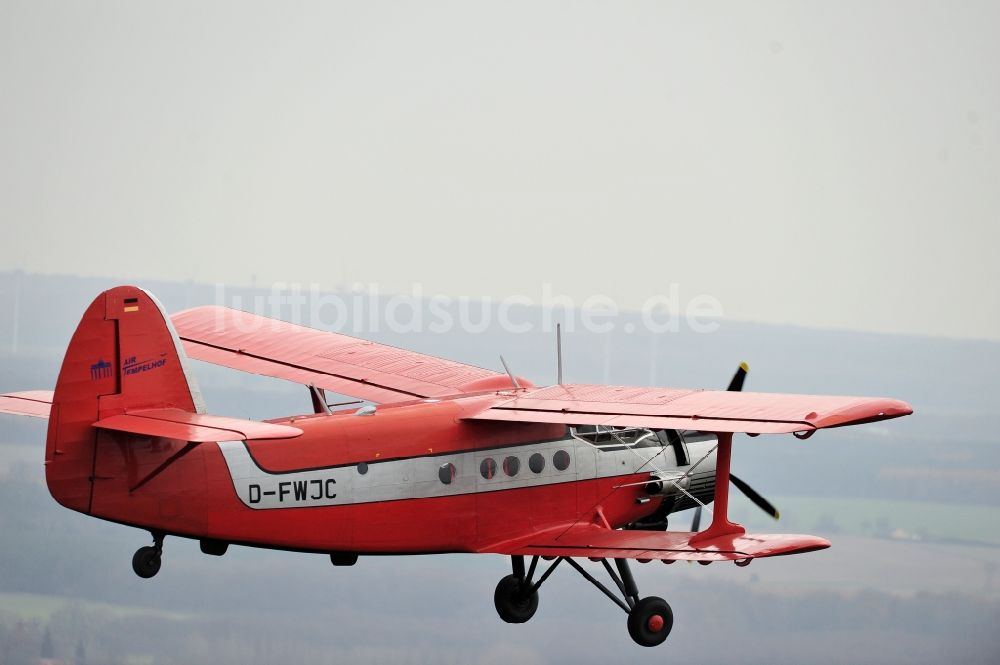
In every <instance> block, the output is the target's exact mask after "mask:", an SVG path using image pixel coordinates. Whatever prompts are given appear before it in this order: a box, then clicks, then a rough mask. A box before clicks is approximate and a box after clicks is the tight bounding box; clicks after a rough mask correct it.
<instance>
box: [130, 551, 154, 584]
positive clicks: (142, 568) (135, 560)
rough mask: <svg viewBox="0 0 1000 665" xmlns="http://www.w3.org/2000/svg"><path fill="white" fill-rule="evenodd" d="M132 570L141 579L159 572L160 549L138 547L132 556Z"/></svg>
mask: <svg viewBox="0 0 1000 665" xmlns="http://www.w3.org/2000/svg"><path fill="white" fill-rule="evenodd" d="M132 570H134V571H135V574H136V575H138V576H139V577H141V578H143V579H149V578H150V577H152V576H154V575H156V574H157V573H158V572H160V550H159V549H158V548H156V547H152V546H147V547H140V548H139V549H137V550H136V551H135V554H134V555H133V556H132Z"/></svg>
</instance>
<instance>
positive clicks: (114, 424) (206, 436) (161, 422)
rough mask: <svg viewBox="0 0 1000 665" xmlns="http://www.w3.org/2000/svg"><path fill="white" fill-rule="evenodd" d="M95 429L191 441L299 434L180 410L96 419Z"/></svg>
mask: <svg viewBox="0 0 1000 665" xmlns="http://www.w3.org/2000/svg"><path fill="white" fill-rule="evenodd" d="M94 427H97V428H98V429H105V430H113V431H116V432H128V433H130V434H143V435H145V436H159V437H163V438H166V439H180V440H181V441H192V442H204V441H233V440H240V441H244V440H247V439H291V438H293V437H296V436H299V435H300V434H302V430H300V429H299V428H297V427H289V426H288V425H276V424H273V423H262V422H258V421H255V420H241V419H239V418H224V417H222V416H207V415H204V414H200V413H191V412H189V411H182V410H181V409H145V410H140V411H131V412H129V413H125V414H121V415H117V416H108V417H107V418H103V419H101V420H98V421H97V422H96V423H94Z"/></svg>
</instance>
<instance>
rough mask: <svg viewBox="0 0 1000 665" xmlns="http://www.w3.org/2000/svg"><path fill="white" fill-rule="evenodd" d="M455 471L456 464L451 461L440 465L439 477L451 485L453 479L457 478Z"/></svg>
mask: <svg viewBox="0 0 1000 665" xmlns="http://www.w3.org/2000/svg"><path fill="white" fill-rule="evenodd" d="M455 473H456V471H455V465H454V464H452V463H451V462H448V463H447V464H442V465H441V466H440V467H438V478H440V479H441V482H442V483H444V484H445V485H451V481H453V480H455Z"/></svg>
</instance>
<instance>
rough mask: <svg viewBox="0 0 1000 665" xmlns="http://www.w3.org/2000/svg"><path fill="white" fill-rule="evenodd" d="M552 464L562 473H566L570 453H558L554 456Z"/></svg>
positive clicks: (563, 451)
mask: <svg viewBox="0 0 1000 665" xmlns="http://www.w3.org/2000/svg"><path fill="white" fill-rule="evenodd" d="M552 464H553V465H555V467H556V468H557V469H558V470H560V471H565V470H566V469H568V468H569V453H568V452H566V451H565V450H559V451H556V454H555V455H553V456H552Z"/></svg>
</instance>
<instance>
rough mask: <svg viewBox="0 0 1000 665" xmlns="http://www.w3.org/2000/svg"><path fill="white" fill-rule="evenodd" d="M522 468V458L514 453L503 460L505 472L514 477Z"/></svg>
mask: <svg viewBox="0 0 1000 665" xmlns="http://www.w3.org/2000/svg"><path fill="white" fill-rule="evenodd" d="M520 470H521V460H519V459H517V458H516V457H514V456H513V455H511V456H510V457H507V458H506V459H504V461H503V472H504V473H505V474H507V475H508V476H510V477H511V478H513V477H514V476H516V475H517V472H518V471H520Z"/></svg>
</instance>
